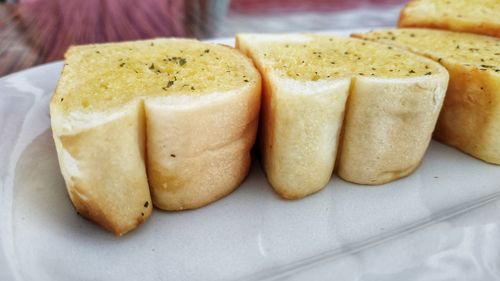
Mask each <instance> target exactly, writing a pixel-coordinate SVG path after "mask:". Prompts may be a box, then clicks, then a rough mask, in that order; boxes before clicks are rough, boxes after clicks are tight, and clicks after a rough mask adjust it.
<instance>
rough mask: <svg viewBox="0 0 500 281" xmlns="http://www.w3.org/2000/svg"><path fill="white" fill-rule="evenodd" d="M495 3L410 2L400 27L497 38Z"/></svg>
mask: <svg viewBox="0 0 500 281" xmlns="http://www.w3.org/2000/svg"><path fill="white" fill-rule="evenodd" d="M499 14H500V1H498V0H448V1H443V0H411V1H409V2H408V3H407V4H406V6H405V7H404V8H403V9H402V10H401V14H400V17H399V21H398V26H399V27H424V28H436V29H447V30H453V31H459V32H470V33H477V34H484V35H490V36H495V37H500V18H499V17H498V15H499Z"/></svg>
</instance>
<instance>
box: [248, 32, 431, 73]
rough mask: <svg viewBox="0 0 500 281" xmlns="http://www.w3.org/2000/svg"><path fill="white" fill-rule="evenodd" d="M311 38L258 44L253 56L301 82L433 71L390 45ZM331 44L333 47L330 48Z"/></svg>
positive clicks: (311, 36) (345, 39)
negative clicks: (353, 76)
mask: <svg viewBox="0 0 500 281" xmlns="http://www.w3.org/2000/svg"><path fill="white" fill-rule="evenodd" d="M307 37H308V38H309V39H310V40H304V41H289V42H273V41H271V42H269V43H265V42H263V43H262V44H259V48H260V49H259V50H258V51H257V53H256V55H257V56H258V59H259V60H262V62H264V63H265V64H266V65H270V67H271V68H273V69H275V70H279V71H280V72H281V75H282V77H283V78H292V79H295V80H300V81H317V80H322V79H338V78H341V77H347V76H352V75H359V76H378V77H387V78H404V77H417V76H422V75H430V74H432V68H434V67H433V66H431V65H429V64H427V63H425V61H419V60H415V59H414V58H413V57H411V56H408V54H407V53H403V52H401V51H400V50H397V49H395V48H393V47H391V46H386V45H380V44H374V43H367V42H363V41H361V40H356V39H352V38H339V37H329V36H321V35H307ZM332 46H334V48H332Z"/></svg>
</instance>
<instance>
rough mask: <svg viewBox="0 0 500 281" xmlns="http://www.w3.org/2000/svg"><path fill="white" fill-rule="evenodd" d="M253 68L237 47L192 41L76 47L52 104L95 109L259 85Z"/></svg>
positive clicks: (67, 59) (64, 108)
mask: <svg viewBox="0 0 500 281" xmlns="http://www.w3.org/2000/svg"><path fill="white" fill-rule="evenodd" d="M250 68H252V64H251V62H250V61H249V60H248V59H247V58H245V57H244V56H242V55H241V54H240V53H239V52H237V51H236V50H234V49H233V48H230V47H226V46H222V45H215V44H210V43H203V42H199V41H196V40H189V39H154V40H144V41H135V42H123V43H113V44H95V45H84V46H73V47H71V48H70V49H69V50H68V52H67V53H66V55H65V66H64V70H63V74H62V76H61V79H60V81H59V84H58V88H57V90H56V93H55V94H54V97H53V100H52V103H59V105H58V107H59V108H60V109H62V110H61V111H62V112H68V111H73V110H77V111H82V112H87V111H90V112H95V111H102V110H107V109H110V108H114V107H120V106H123V105H124V104H126V103H127V102H128V101H130V100H132V99H135V98H138V97H142V96H148V97H151V96H171V95H202V94H205V93H212V92H221V93H222V92H227V91H231V90H234V89H238V88H242V87H245V85H247V84H249V83H255V82H256V81H255V80H256V79H258V75H248V73H249V69H250ZM247 75H248V76H249V77H247Z"/></svg>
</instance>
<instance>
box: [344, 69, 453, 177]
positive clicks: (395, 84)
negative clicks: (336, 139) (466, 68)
mask: <svg viewBox="0 0 500 281" xmlns="http://www.w3.org/2000/svg"><path fill="white" fill-rule="evenodd" d="M447 82H448V74H447V73H446V72H445V71H442V72H439V73H435V74H433V75H428V76H424V77H418V78H413V79H407V78H406V79H395V78H391V79H387V78H386V79H384V78H379V77H375V78H373V77H366V76H357V77H356V78H355V82H354V83H353V87H352V88H351V90H350V95H349V100H348V104H347V112H346V117H345V121H344V133H343V139H342V142H343V145H342V148H341V150H340V155H339V163H338V170H337V173H338V175H339V176H340V177H342V178H343V179H345V180H348V181H351V182H355V183H361V184H370V185H374V184H383V183H386V182H389V181H392V180H394V179H397V178H401V177H404V176H406V175H408V174H410V173H411V172H413V171H414V170H415V169H416V168H417V167H418V166H419V164H420V162H421V161H422V156H423V155H424V153H425V151H426V150H427V147H428V145H429V142H430V140H431V136H432V132H433V130H434V126H435V124H436V120H437V118H438V115H439V112H440V110H441V106H442V103H443V99H444V95H445V92H446V87H447Z"/></svg>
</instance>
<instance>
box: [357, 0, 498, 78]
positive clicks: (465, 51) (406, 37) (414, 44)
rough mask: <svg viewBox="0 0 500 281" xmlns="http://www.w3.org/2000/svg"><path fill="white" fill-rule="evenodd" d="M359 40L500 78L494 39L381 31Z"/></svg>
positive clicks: (406, 30)
mask: <svg viewBox="0 0 500 281" xmlns="http://www.w3.org/2000/svg"><path fill="white" fill-rule="evenodd" d="M499 3H500V2H499ZM360 36H362V37H363V38H365V39H367V40H374V41H377V42H383V43H386V44H393V45H402V46H406V47H407V48H409V49H411V50H413V51H416V52H418V53H420V54H424V55H426V56H428V57H430V58H432V59H434V60H436V61H438V62H440V63H444V64H445V63H447V62H448V63H453V64H459V65H463V66H466V67H476V68H478V69H479V70H481V71H488V72H494V73H497V74H500V39H498V38H495V37H490V36H484V35H476V34H470V33H461V32H453V31H444V30H434V29H423V28H400V29H392V30H381V31H374V32H370V33H366V34H362V35H360Z"/></svg>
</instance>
